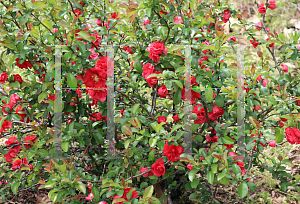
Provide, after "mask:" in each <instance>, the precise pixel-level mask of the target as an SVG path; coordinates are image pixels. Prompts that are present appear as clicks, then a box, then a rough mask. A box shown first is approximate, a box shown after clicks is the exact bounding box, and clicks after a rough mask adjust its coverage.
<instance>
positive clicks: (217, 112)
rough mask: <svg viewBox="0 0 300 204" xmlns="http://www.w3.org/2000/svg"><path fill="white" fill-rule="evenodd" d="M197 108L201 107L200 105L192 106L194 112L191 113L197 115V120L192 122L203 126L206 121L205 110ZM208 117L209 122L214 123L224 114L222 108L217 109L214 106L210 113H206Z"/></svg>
mask: <svg viewBox="0 0 300 204" xmlns="http://www.w3.org/2000/svg"><path fill="white" fill-rule="evenodd" d="M199 107H202V105H196V106H194V110H193V111H192V113H195V114H197V119H196V120H195V121H194V123H196V124H203V123H205V122H206V121H207V118H206V117H205V109H204V107H202V108H201V109H200V110H198V109H199ZM207 114H208V117H209V120H210V121H216V120H217V119H218V117H219V116H222V115H223V114H224V110H223V108H222V107H218V106H216V105H214V106H213V107H212V112H208V113H207Z"/></svg>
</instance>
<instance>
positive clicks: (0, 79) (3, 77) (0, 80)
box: [0, 72, 8, 84]
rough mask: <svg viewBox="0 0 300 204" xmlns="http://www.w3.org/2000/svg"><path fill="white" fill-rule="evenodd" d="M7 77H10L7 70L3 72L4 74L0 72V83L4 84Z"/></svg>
mask: <svg viewBox="0 0 300 204" xmlns="http://www.w3.org/2000/svg"><path fill="white" fill-rule="evenodd" d="M7 77H8V74H7V73H6V72H3V73H2V74H0V83H1V84H4V83H5V81H6V79H7Z"/></svg>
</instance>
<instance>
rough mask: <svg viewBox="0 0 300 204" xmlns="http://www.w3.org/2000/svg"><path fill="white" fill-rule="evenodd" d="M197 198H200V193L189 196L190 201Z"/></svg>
mask: <svg viewBox="0 0 300 204" xmlns="http://www.w3.org/2000/svg"><path fill="white" fill-rule="evenodd" d="M197 196H198V193H192V194H191V195H190V196H189V199H190V200H193V199H195V198H196V197H197Z"/></svg>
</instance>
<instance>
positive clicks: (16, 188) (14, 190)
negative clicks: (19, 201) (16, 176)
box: [11, 181, 20, 195]
mask: <svg viewBox="0 0 300 204" xmlns="http://www.w3.org/2000/svg"><path fill="white" fill-rule="evenodd" d="M19 186H20V182H17V181H15V182H14V183H13V184H12V185H11V191H12V192H13V193H14V194H15V195H17V194H18V189H19Z"/></svg>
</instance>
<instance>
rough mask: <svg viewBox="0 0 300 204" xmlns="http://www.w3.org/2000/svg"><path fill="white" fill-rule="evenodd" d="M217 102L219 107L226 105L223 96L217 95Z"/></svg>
mask: <svg viewBox="0 0 300 204" xmlns="http://www.w3.org/2000/svg"><path fill="white" fill-rule="evenodd" d="M215 102H216V105H217V106H218V107H222V106H223V105H224V99H223V97H222V96H220V95H217V96H216V98H215Z"/></svg>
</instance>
